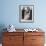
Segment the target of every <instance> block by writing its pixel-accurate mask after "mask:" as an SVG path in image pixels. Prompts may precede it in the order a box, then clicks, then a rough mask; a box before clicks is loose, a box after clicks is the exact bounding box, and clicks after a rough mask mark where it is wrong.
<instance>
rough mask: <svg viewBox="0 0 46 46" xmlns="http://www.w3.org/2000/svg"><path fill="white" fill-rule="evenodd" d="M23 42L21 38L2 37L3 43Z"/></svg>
mask: <svg viewBox="0 0 46 46" xmlns="http://www.w3.org/2000/svg"><path fill="white" fill-rule="evenodd" d="M21 41H23V36H4V37H3V43H6V44H8V43H15V42H21Z"/></svg>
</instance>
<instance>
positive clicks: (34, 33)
mask: <svg viewBox="0 0 46 46" xmlns="http://www.w3.org/2000/svg"><path fill="white" fill-rule="evenodd" d="M31 35H32V36H44V32H24V36H31Z"/></svg>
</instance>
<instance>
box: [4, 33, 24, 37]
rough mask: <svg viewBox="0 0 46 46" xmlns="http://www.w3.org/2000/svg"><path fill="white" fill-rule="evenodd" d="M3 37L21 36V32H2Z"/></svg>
mask: <svg viewBox="0 0 46 46" xmlns="http://www.w3.org/2000/svg"><path fill="white" fill-rule="evenodd" d="M3 35H4V36H23V32H4V33H3Z"/></svg>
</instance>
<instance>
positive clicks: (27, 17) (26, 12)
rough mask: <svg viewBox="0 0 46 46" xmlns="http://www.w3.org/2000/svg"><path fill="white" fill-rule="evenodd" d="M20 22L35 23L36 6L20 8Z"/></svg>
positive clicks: (22, 6)
mask: <svg viewBox="0 0 46 46" xmlns="http://www.w3.org/2000/svg"><path fill="white" fill-rule="evenodd" d="M19 15H20V16H19V17H20V22H33V21H34V20H33V19H34V6H33V5H20V7H19Z"/></svg>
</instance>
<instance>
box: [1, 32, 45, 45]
mask: <svg viewBox="0 0 46 46" xmlns="http://www.w3.org/2000/svg"><path fill="white" fill-rule="evenodd" d="M44 34H45V33H44V32H3V42H2V44H3V46H44V41H45V40H44V36H45V35H44Z"/></svg>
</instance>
